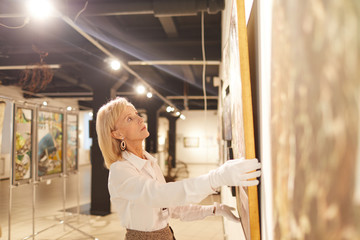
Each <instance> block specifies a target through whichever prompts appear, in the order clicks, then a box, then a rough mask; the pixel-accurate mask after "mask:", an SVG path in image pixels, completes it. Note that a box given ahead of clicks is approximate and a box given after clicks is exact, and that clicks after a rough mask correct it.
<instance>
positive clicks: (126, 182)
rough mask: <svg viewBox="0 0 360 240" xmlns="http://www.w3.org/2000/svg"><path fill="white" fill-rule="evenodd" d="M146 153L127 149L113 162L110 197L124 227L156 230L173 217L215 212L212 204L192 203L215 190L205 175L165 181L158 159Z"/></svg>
mask: <svg viewBox="0 0 360 240" xmlns="http://www.w3.org/2000/svg"><path fill="white" fill-rule="evenodd" d="M144 155H145V157H146V159H147V160H144V159H141V158H139V157H137V156H136V155H134V154H132V153H130V152H127V151H124V152H123V153H122V157H123V160H122V161H117V162H115V163H113V164H111V166H110V173H109V181H108V187H109V192H110V199H111V202H112V204H113V205H114V207H115V210H116V211H117V212H118V214H119V217H120V222H121V224H122V225H123V226H124V227H125V228H128V229H133V230H138V231H155V230H159V229H162V228H164V227H166V226H167V224H168V221H169V218H170V217H172V218H179V219H181V220H185V221H186V220H187V221H191V220H199V219H203V218H205V217H206V216H210V215H213V208H214V207H213V206H212V205H210V206H200V205H191V204H190V203H198V202H200V201H201V200H203V199H204V198H205V197H207V196H208V195H209V194H212V193H215V192H214V191H213V189H212V188H211V186H210V183H209V180H208V177H207V176H206V175H203V176H200V177H197V178H192V179H185V180H182V181H178V182H170V183H166V182H165V178H164V176H163V173H162V171H161V169H160V167H159V165H158V164H157V160H156V159H155V158H154V157H152V156H151V155H150V154H149V153H147V152H146V151H144ZM188 204H190V205H188Z"/></svg>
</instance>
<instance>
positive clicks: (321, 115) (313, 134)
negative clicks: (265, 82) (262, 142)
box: [271, 0, 360, 239]
mask: <svg viewBox="0 0 360 240" xmlns="http://www.w3.org/2000/svg"><path fill="white" fill-rule="evenodd" d="M272 15H273V23H272V28H273V30H272V36H273V37H272V66H271V69H272V74H271V79H272V80H271V136H272V137H271V138H272V139H271V144H272V156H271V157H272V169H273V176H272V178H273V191H274V192H273V198H274V199H273V205H274V206H273V212H274V215H273V219H274V239H360V212H359V201H358V200H357V198H356V196H357V195H356V193H358V192H359V189H358V188H359V183H358V181H359V178H358V176H359V170H356V169H359V151H360V149H359V146H360V145H359V137H360V136H359V135H360V134H359V132H360V131H359V128H360V124H359V123H360V97H359V96H360V81H359V76H360V67H359V60H360V5H359V1H358V0H344V1H338V0H326V1H325V0H316V1H310V0H307V1H287V0H275V1H274V6H273V14H272Z"/></svg>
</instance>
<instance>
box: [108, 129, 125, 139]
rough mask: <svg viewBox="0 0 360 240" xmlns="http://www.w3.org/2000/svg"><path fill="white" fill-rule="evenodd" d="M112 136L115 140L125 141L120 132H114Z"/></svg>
mask: <svg viewBox="0 0 360 240" xmlns="http://www.w3.org/2000/svg"><path fill="white" fill-rule="evenodd" d="M111 136H112V137H113V138H115V139H123V136H122V134H121V133H119V131H118V130H115V131H112V132H111Z"/></svg>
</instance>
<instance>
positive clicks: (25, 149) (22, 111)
mask: <svg viewBox="0 0 360 240" xmlns="http://www.w3.org/2000/svg"><path fill="white" fill-rule="evenodd" d="M35 123H36V107H35V106H32V105H29V104H20V103H15V104H14V108H13V119H12V124H13V133H12V156H11V159H12V161H11V168H12V169H11V171H12V173H11V184H12V185H16V186H17V185H21V184H29V183H30V182H31V181H32V179H33V177H34V161H35V152H34V149H35V145H36V144H35V137H36V131H35ZM27 135H28V136H27ZM23 162H24V163H23Z"/></svg>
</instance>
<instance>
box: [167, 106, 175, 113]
mask: <svg viewBox="0 0 360 240" xmlns="http://www.w3.org/2000/svg"><path fill="white" fill-rule="evenodd" d="M174 110H175V108H173V107H172V106H167V108H166V111H167V112H173V111H174Z"/></svg>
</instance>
